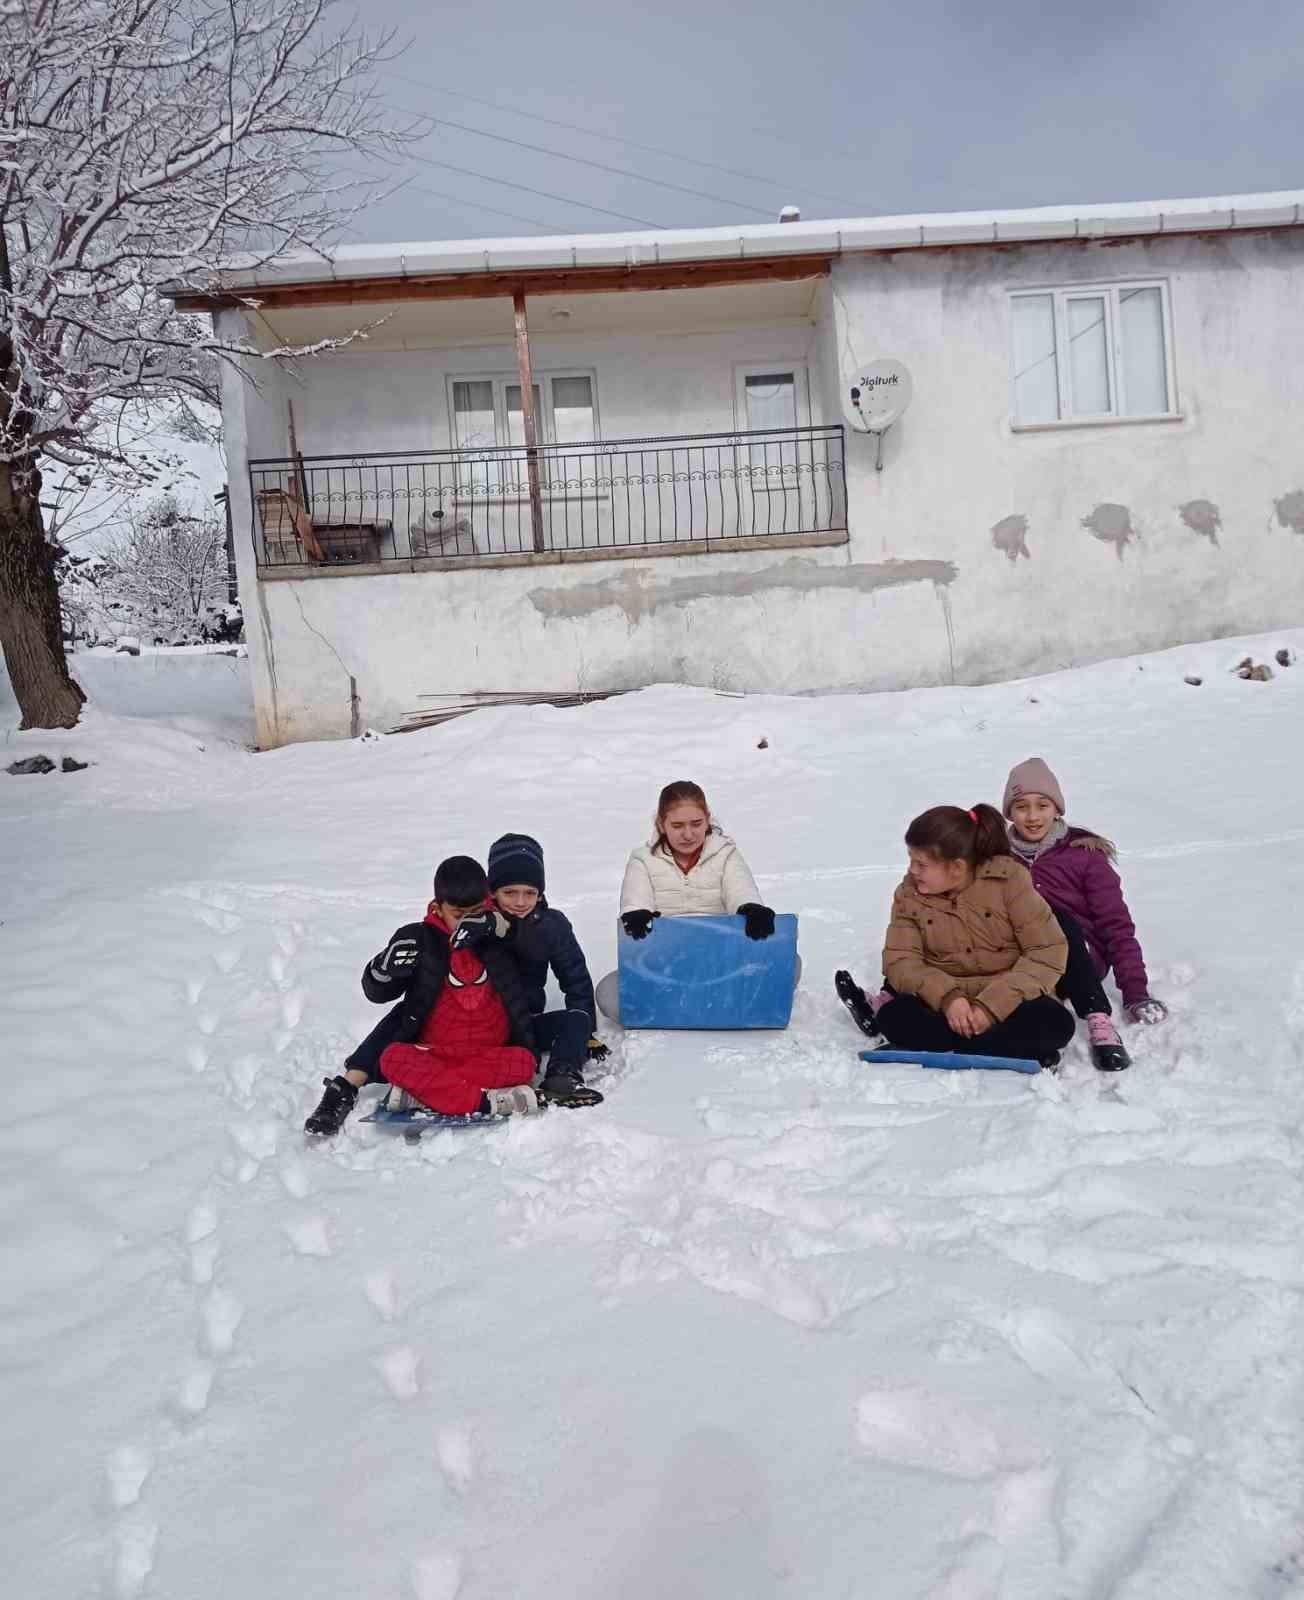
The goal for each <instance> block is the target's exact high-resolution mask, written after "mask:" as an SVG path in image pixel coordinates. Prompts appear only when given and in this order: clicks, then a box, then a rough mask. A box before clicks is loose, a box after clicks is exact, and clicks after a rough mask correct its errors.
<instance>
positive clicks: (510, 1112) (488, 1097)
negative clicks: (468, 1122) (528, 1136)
mask: <svg viewBox="0 0 1304 1600" xmlns="http://www.w3.org/2000/svg"><path fill="white" fill-rule="evenodd" d="M484 1100H485V1112H484V1114H485V1115H486V1116H489V1117H529V1116H533V1115H534V1113H535V1112H536V1111H538V1110H539V1109H540V1107H539V1097H538V1095H537V1094H535V1092H534V1090H533V1089H532V1088H531V1087H530V1085H529V1084H528V1083H519V1084H517V1085H516V1087H515V1088H514V1089H486V1090H485V1091H484Z"/></svg>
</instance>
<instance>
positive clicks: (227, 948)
mask: <svg viewBox="0 0 1304 1600" xmlns="http://www.w3.org/2000/svg"><path fill="white" fill-rule="evenodd" d="M243 954H244V948H243V946H241V945H238V944H234V943H232V944H223V945H219V946H218V947H217V949H216V950H214V951H213V965H214V966H215V967H216V968H217V970H218V971H219V972H228V973H229V972H234V971H235V969H236V968H237V967H238V966H239V965H240V957H241V956H242V955H243Z"/></svg>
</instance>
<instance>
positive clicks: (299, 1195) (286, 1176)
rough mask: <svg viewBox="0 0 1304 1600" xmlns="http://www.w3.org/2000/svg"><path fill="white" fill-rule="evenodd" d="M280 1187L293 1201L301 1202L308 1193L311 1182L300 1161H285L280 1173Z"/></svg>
mask: <svg viewBox="0 0 1304 1600" xmlns="http://www.w3.org/2000/svg"><path fill="white" fill-rule="evenodd" d="M279 1176H280V1179H281V1185H282V1187H283V1188H284V1190H285V1192H286V1194H288V1195H289V1196H290V1197H291V1199H293V1200H302V1199H303V1198H304V1196H305V1195H306V1194H307V1193H308V1190H309V1188H310V1186H311V1180H310V1179H309V1177H308V1169H307V1167H305V1166H304V1164H303V1162H302V1161H294V1160H291V1161H287V1162H286V1163H285V1165H284V1166H283V1167H282V1168H281V1171H280V1174H279Z"/></svg>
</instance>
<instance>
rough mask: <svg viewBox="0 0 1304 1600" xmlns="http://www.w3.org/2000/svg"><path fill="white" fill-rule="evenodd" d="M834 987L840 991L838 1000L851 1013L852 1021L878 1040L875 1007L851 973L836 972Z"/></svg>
mask: <svg viewBox="0 0 1304 1600" xmlns="http://www.w3.org/2000/svg"><path fill="white" fill-rule="evenodd" d="M833 987H834V988H835V989H836V990H837V991H838V999H839V1000H841V1002H842V1003H843V1005H844V1006H846V1008H847V1010H848V1011H849V1012H850V1013H851V1020H852V1021H853V1022H854V1023H855V1024H856V1026H857V1027H858V1028H859V1029H860V1031H861V1033H865V1034H868V1035H869V1037H870V1038H871V1039H877V1038H878V1023H877V1022H875V1021H874V1010H873V1007H872V1006H871V1005H870V1003H869V1000H868V998H867V996H866V994H865V991H864V990H863V989H862V988H861V987H860V985H859V984H858V983H857V982H856V980H855V979H854V978H853V977H852V976H851V974H850V973H849V972H835V973H834V974H833Z"/></svg>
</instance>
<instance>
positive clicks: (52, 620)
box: [0, 462, 86, 728]
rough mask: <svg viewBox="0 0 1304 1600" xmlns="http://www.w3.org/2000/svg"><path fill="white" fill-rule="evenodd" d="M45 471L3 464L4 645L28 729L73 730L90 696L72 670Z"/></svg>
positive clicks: (0, 639) (0, 572) (0, 611)
mask: <svg viewBox="0 0 1304 1600" xmlns="http://www.w3.org/2000/svg"><path fill="white" fill-rule="evenodd" d="M40 486H41V475H40V473H39V472H38V471H37V470H36V467H35V465H34V464H32V465H15V464H14V463H12V462H9V463H0V643H3V645H4V656H5V665H6V666H7V667H8V668H9V681H10V683H11V684H13V687H14V697H15V699H16V700H17V701H18V708H19V710H20V711H21V712H22V714H23V720H22V722H21V723H20V724H19V726H20V727H22V728H71V727H73V726H74V724H75V723H76V721H77V718H78V717H79V716H80V715H81V708H82V704H83V702H84V701H85V699H86V696H85V695H84V694H83V693H82V691H81V689H80V688H79V687H78V685H77V684H76V683H75V682H74V681H73V679H72V677H71V676H70V675H69V672H68V662H67V659H66V657H65V656H64V653H63V634H62V631H61V629H60V625H59V585H58V583H57V581H56V580H55V576H54V562H55V556H54V551H53V549H52V548H51V546H50V545H49V544H48V543H47V542H46V538H45V529H44V526H43V524H42V522H41V505H40Z"/></svg>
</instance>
